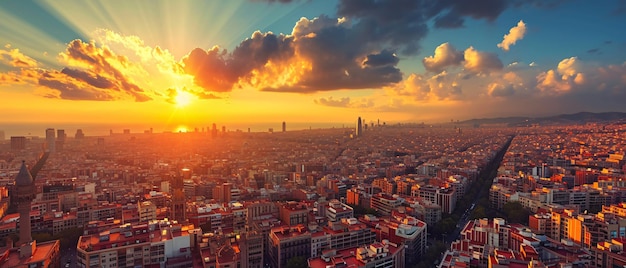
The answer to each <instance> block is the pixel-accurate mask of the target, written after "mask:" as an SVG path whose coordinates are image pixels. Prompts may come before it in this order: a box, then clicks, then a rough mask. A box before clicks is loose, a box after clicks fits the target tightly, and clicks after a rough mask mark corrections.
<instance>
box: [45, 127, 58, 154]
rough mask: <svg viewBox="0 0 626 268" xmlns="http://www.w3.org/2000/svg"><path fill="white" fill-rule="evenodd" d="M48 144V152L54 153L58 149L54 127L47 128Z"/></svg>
mask: <svg viewBox="0 0 626 268" xmlns="http://www.w3.org/2000/svg"><path fill="white" fill-rule="evenodd" d="M46 146H47V147H46V152H50V153H54V152H55V151H56V141H55V135H54V128H48V129H46Z"/></svg>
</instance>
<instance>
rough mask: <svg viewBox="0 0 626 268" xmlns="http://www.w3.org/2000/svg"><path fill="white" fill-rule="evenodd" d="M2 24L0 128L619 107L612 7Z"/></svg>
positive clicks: (96, 5) (249, 6)
mask: <svg viewBox="0 0 626 268" xmlns="http://www.w3.org/2000/svg"><path fill="white" fill-rule="evenodd" d="M0 18H2V19H0V45H1V46H0V107H1V108H0V111H1V112H2V117H1V119H0V129H1V126H2V124H25V123H37V124H41V123H45V124H50V126H51V127H54V125H55V124H77V125H80V124H87V123H89V124H103V125H116V126H117V125H124V126H141V127H145V126H152V127H154V128H155V129H156V130H175V129H176V128H178V127H179V126H187V127H189V128H193V127H207V126H210V125H211V124H212V123H214V122H215V123H217V124H218V125H220V126H221V125H226V126H228V127H229V129H230V128H236V127H240V128H244V127H245V126H246V125H254V126H261V125H264V124H265V125H267V126H269V127H272V126H273V127H275V129H278V128H279V126H280V122H282V121H287V122H288V124H289V123H292V122H293V123H294V124H296V123H302V125H306V124H317V125H323V124H326V123H328V124H334V125H341V124H342V123H346V124H348V123H349V124H352V123H354V122H355V121H356V118H357V117H358V116H361V117H363V118H365V119H366V121H368V122H370V121H374V120H376V119H380V120H381V121H385V122H444V121H449V120H450V119H454V120H465V119H471V118H483V117H502V116H544V115H556V114H562V113H574V112H580V111H589V112H604V111H621V112H626V34H625V31H626V30H625V27H626V1H621V0H620V1H618V0H614V1H604V0H603V1H586V0H581V1H567V0H554V1H540V0H537V1H526V0H509V1H504V0H503V1H499V0H477V1H454V0H441V1H432V0H423V1H422V0H397V1H391V0H390V1H383V0H340V1H330V0H303V1H295V0H294V1H289V0H265V1H262V0H253V1H245V0H241V1H239V0H235V1H233V0H231V1H206V0H201V1H121V0H120V1H52V0H50V1H1V2H0ZM272 124H274V125H272ZM231 126H232V127H231ZM265 129H266V127H265Z"/></svg>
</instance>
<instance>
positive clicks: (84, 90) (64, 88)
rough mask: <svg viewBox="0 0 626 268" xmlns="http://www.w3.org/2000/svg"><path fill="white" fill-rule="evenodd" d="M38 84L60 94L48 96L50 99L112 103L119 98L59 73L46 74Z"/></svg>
mask: <svg viewBox="0 0 626 268" xmlns="http://www.w3.org/2000/svg"><path fill="white" fill-rule="evenodd" d="M38 84H39V85H41V86H44V87H47V88H50V89H54V90H55V91H56V92H57V93H58V94H56V95H55V94H48V95H46V97H48V98H60V99H66V100H94V101H112V100H116V99H117V98H116V97H115V96H114V95H112V94H110V93H108V92H106V91H103V90H94V89H93V88H90V87H88V86H85V85H81V83H80V82H77V81H76V80H73V79H72V78H69V77H67V75H65V74H63V73H58V72H54V73H52V72H46V73H44V74H42V76H41V77H40V78H39V80H38Z"/></svg>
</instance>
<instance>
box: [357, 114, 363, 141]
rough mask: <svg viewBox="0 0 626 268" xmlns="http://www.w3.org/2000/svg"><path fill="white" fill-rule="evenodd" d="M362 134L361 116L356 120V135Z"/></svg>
mask: <svg viewBox="0 0 626 268" xmlns="http://www.w3.org/2000/svg"><path fill="white" fill-rule="evenodd" d="M362 134H363V122H362V121H361V117H360V116H359V119H358V120H357V121H356V136H357V137H359V136H361V135H362Z"/></svg>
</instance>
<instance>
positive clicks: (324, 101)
mask: <svg viewBox="0 0 626 268" xmlns="http://www.w3.org/2000/svg"><path fill="white" fill-rule="evenodd" d="M314 102H315V103H316V104H319V105H324V106H330V107H349V106H350V97H345V98H341V99H333V97H328V98H319V99H316V100H314Z"/></svg>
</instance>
